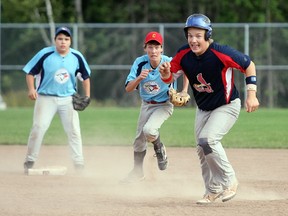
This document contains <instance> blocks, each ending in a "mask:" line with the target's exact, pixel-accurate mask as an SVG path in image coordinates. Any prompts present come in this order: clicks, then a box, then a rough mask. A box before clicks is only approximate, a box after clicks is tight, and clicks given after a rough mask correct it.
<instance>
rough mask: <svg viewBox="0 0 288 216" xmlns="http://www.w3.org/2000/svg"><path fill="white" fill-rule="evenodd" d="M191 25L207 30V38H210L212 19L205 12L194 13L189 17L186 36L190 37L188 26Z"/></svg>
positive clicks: (185, 30) (185, 29)
mask: <svg viewBox="0 0 288 216" xmlns="http://www.w3.org/2000/svg"><path fill="white" fill-rule="evenodd" d="M191 27H194V28H200V29H205V30H206V34H205V40H208V39H209V38H211V36H212V27H211V22H210V19H209V18H208V17H207V16H205V15H203V14H192V15H190V16H189V17H188V18H187V20H186V24H185V27H184V32H185V37H186V38H187V37H188V33H187V30H188V28H191Z"/></svg>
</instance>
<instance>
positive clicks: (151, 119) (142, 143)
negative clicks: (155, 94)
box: [133, 101, 173, 152]
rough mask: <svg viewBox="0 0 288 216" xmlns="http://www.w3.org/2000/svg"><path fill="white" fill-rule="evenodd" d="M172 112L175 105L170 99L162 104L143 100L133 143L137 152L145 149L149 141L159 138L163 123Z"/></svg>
mask: <svg viewBox="0 0 288 216" xmlns="http://www.w3.org/2000/svg"><path fill="white" fill-rule="evenodd" d="M172 113H173V105H172V104H171V103H170V102H169V101H167V102H166V103H161V104H148V103H146V102H144V101H143V102H142V104H141V108H140V114H139V118H138V125H137V131H136V138H135V141H134V144H133V146H134V151H135V152H143V151H145V150H146V149H147V142H153V141H155V140H156V139H157V138H158V136H159V129H160V127H161V125H162V124H163V123H164V122H165V121H166V120H167V119H168V118H169V117H170V116H171V115H172Z"/></svg>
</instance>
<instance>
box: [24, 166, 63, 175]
mask: <svg viewBox="0 0 288 216" xmlns="http://www.w3.org/2000/svg"><path fill="white" fill-rule="evenodd" d="M66 172H67V167H64V166H47V167H41V168H35V169H28V175H65V174H66Z"/></svg>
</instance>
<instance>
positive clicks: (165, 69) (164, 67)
mask: <svg viewBox="0 0 288 216" xmlns="http://www.w3.org/2000/svg"><path fill="white" fill-rule="evenodd" d="M170 67H171V65H170V62H163V63H162V64H161V65H160V66H159V72H160V74H161V76H162V77H167V76H168V75H170Z"/></svg>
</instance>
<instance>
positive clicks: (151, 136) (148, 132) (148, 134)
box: [143, 126, 158, 142]
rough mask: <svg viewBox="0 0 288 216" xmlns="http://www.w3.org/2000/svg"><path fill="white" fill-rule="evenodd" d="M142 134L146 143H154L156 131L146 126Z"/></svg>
mask: <svg viewBox="0 0 288 216" xmlns="http://www.w3.org/2000/svg"><path fill="white" fill-rule="evenodd" d="M143 134H144V136H145V138H146V140H147V141H148V142H153V141H155V140H156V138H157V136H158V133H157V130H155V129H153V128H150V127H147V126H144V127H143Z"/></svg>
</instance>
